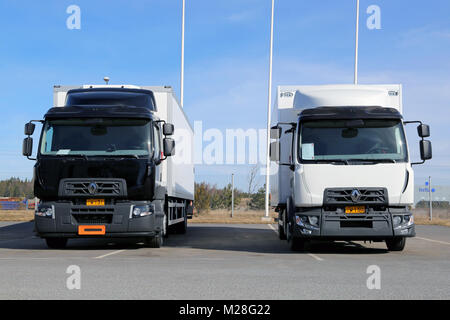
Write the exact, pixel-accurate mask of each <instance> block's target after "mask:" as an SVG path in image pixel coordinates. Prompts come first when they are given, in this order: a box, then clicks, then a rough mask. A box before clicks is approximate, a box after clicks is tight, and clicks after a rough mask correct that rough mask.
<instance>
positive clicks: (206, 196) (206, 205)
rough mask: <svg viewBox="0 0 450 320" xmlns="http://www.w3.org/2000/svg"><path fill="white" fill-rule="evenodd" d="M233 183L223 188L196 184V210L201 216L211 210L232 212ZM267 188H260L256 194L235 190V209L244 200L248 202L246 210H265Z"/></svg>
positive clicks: (205, 183)
mask: <svg viewBox="0 0 450 320" xmlns="http://www.w3.org/2000/svg"><path fill="white" fill-rule="evenodd" d="M231 193H232V187H231V183H230V184H228V185H227V186H225V187H223V188H217V187H216V186H215V185H211V184H209V183H207V182H201V183H195V194H194V201H195V209H196V210H197V211H198V213H199V214H201V213H203V212H208V211H209V210H217V209H227V210H231V202H232V195H231ZM264 197H265V187H261V188H259V189H258V190H257V191H256V192H254V193H248V192H242V191H240V190H238V189H234V207H235V208H236V207H239V206H241V202H242V200H244V199H245V200H247V201H246V204H245V206H246V208H247V209H250V210H260V209H264V200H265V198H264Z"/></svg>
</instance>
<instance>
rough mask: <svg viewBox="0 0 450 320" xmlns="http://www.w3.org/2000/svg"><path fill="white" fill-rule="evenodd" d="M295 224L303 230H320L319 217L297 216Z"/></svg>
mask: <svg viewBox="0 0 450 320" xmlns="http://www.w3.org/2000/svg"><path fill="white" fill-rule="evenodd" d="M295 223H296V224H297V225H299V226H300V227H302V228H306V229H311V230H318V229H319V217H318V216H295Z"/></svg>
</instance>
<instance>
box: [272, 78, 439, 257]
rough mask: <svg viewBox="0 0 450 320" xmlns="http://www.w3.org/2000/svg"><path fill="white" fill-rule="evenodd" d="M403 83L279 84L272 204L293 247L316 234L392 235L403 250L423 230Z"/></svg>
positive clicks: (426, 152)
mask: <svg viewBox="0 0 450 320" xmlns="http://www.w3.org/2000/svg"><path fill="white" fill-rule="evenodd" d="M402 113H403V106H402V86H401V85H399V84H387V85H381V84H380V85H378V84H377V85H353V84H352V85H318V86H279V87H278V88H277V97H276V101H275V106H274V109H273V111H272V117H271V119H272V120H271V127H272V130H271V138H272V141H273V142H272V143H271V148H270V154H271V160H272V162H271V175H270V199H271V205H272V206H273V207H275V208H276V210H277V211H278V212H279V235H280V238H281V239H286V238H287V239H288V241H289V242H290V244H291V247H292V248H295V247H297V248H298V247H302V246H303V245H304V244H305V241H307V240H310V239H312V238H319V239H343V240H385V241H386V243H387V245H388V249H390V250H402V249H403V247H404V244H405V237H411V236H414V235H415V231H414V223H413V219H412V214H411V212H410V209H409V208H410V206H411V205H412V204H413V203H414V201H413V197H414V172H413V170H412V167H411V165H412V163H411V161H410V158H409V153H408V146H407V142H406V136H405V133H404V124H407V123H411V122H414V123H420V125H419V126H418V134H419V136H420V137H421V139H422V140H421V141H420V148H421V158H422V162H421V163H423V162H424V161H425V160H428V159H430V158H431V143H430V142H429V141H427V140H424V137H428V136H429V127H428V126H427V125H424V124H422V123H421V122H420V121H404V120H403V116H402Z"/></svg>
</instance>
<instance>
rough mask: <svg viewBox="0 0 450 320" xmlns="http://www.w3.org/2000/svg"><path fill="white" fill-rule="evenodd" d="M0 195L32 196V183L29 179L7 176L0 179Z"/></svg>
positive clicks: (29, 197)
mask: <svg viewBox="0 0 450 320" xmlns="http://www.w3.org/2000/svg"><path fill="white" fill-rule="evenodd" d="M0 197H26V198H28V199H31V198H34V194H33V184H32V182H31V180H28V179H25V180H22V179H20V178H9V179H7V180H1V181H0Z"/></svg>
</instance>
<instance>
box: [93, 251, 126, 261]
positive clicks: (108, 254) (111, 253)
mask: <svg viewBox="0 0 450 320" xmlns="http://www.w3.org/2000/svg"><path fill="white" fill-rule="evenodd" d="M123 251H125V249H123V250H116V251H113V252H110V253H107V254H104V255H101V256H98V257H95V258H94V259H102V258H104V257H108V256H112V255H113V254H117V253H121V252H123Z"/></svg>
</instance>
